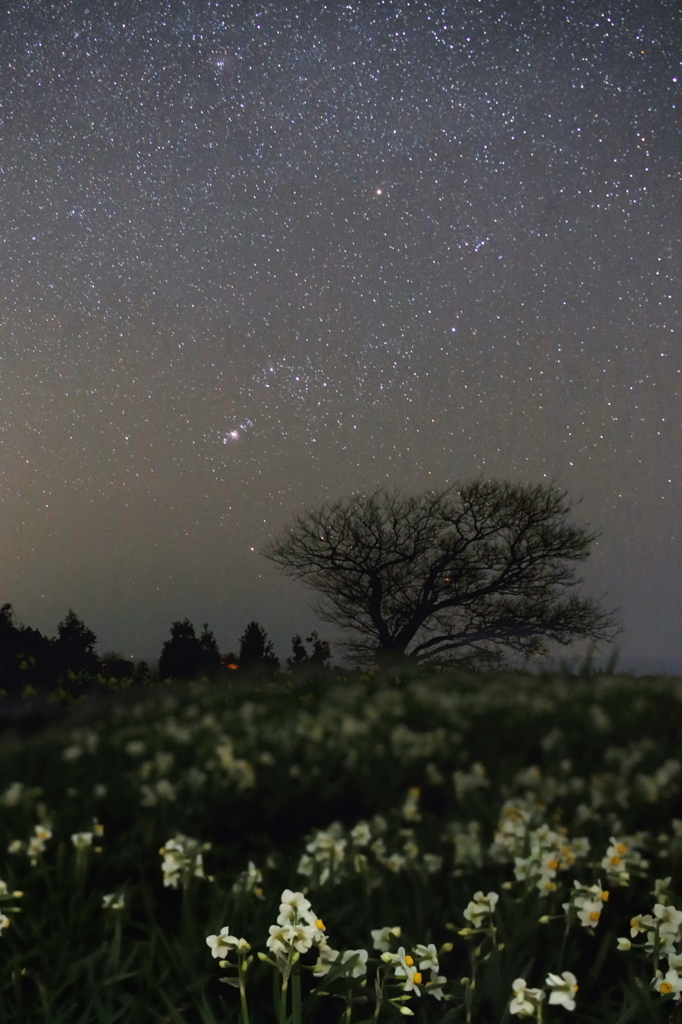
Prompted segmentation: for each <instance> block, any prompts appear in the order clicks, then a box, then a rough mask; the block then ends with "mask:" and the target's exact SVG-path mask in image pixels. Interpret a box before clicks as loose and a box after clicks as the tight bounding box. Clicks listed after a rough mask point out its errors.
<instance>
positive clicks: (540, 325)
mask: <svg viewBox="0 0 682 1024" xmlns="http://www.w3.org/2000/svg"><path fill="white" fill-rule="evenodd" d="M0 47H1V56H2V64H1V66H2V70H3V74H2V80H1V82H0V140H1V141H0V163H1V166H0V189H1V192H0V197H1V198H0V238H1V240H2V242H1V245H0V501H1V505H0V545H1V550H2V552H3V557H2V563H1V568H0V603H2V602H5V601H9V602H11V603H12V605H13V607H14V610H15V612H16V615H17V619H18V620H19V621H20V622H23V623H24V624H26V625H30V626H33V627H35V628H38V629H40V630H41V631H42V632H43V633H45V634H46V635H49V636H52V635H56V632H57V630H56V627H57V623H58V621H60V620H61V619H63V618H64V616H65V615H66V612H67V609H68V608H70V607H72V608H73V609H74V611H75V612H76V614H77V615H79V616H80V617H81V618H83V619H84V620H85V622H86V624H87V625H88V626H89V627H90V628H91V629H93V630H94V632H95V633H96V634H97V637H98V643H97V650H98V652H99V653H100V654H102V653H103V652H104V651H105V650H106V649H108V648H113V649H115V650H117V651H118V652H119V653H121V654H123V655H124V656H125V657H130V656H134V659H135V660H139V659H140V658H145V659H147V660H148V661H153V660H155V659H156V658H158V655H159V653H160V651H161V646H162V644H163V642H164V640H166V639H168V638H169V636H170V625H171V622H172V621H174V620H177V619H182V618H184V617H185V616H188V617H189V618H190V619H191V620H192V622H193V623H194V625H195V627H196V629H197V632H199V631H200V629H201V625H202V624H203V622H205V621H207V622H208V624H209V627H210V628H211V629H212V630H213V631H214V633H215V635H216V639H217V640H218V643H219V645H220V648H221V650H222V651H223V652H225V651H227V650H229V649H233V650H234V649H238V637H239V636H240V635H241V633H242V632H243V630H244V628H245V626H246V624H247V623H248V622H249V621H250V620H251V619H256V620H258V621H259V622H260V623H261V625H263V626H264V627H265V629H266V630H267V631H268V634H269V636H270V638H271V639H272V640H273V641H274V643H275V649H276V652H277V653H278V655H279V656H280V658H282V659H283V660H284V659H285V658H286V656H287V655H288V654H290V653H291V647H290V640H291V637H292V635H293V634H294V633H296V632H300V633H302V634H303V635H304V636H305V635H306V632H309V631H310V630H311V629H315V628H318V629H319V632H320V634H321V636H322V637H327V638H329V639H333V638H334V633H333V631H331V629H330V627H329V626H327V625H326V624H324V623H319V622H318V621H317V620H316V617H315V616H314V614H313V613H312V611H310V609H309V606H308V603H309V601H310V600H311V599H312V598H313V597H314V595H313V593H312V592H310V591H307V590H306V589H305V588H304V587H303V586H302V585H301V584H299V583H296V582H294V581H291V580H289V579H287V578H285V577H284V576H282V575H281V573H280V572H279V570H278V569H277V568H276V567H275V566H274V565H272V563H270V562H268V561H266V560H265V559H264V558H263V557H262V556H261V555H259V554H258V549H259V548H263V547H264V546H265V544H266V543H267V542H268V541H269V540H270V539H271V538H272V537H273V536H275V535H276V534H278V533H279V532H280V531H281V530H282V529H283V527H284V526H285V525H286V524H287V522H288V521H290V519H291V518H292V517H293V515H294V514H295V513H296V512H299V511H301V510H302V509H303V508H305V507H317V506H319V505H321V504H322V503H323V502H324V501H327V500H331V499H337V498H346V497H348V496H350V494H351V493H352V492H353V491H364V492H367V491H371V490H374V489H375V487H376V486H377V485H384V486H386V487H388V488H392V487H398V488H400V489H401V490H402V491H403V492H405V493H418V492H421V491H424V490H426V489H429V488H432V487H435V488H440V487H443V486H447V485H449V484H452V483H454V482H456V481H459V482H465V481H468V480H471V479H474V478H477V477H479V476H481V475H482V476H483V477H485V478H487V479H497V480H509V481H511V482H515V483H531V484H537V483H541V482H543V481H544V482H549V481H550V480H551V479H555V480H556V484H557V486H558V487H560V489H561V490H562V491H563V490H566V491H568V495H567V498H566V501H567V502H568V503H571V504H572V503H574V502H576V501H578V499H579V498H581V497H582V498H583V501H582V503H581V504H580V505H578V506H577V507H576V508H575V509H574V511H573V513H572V514H571V515H572V517H573V520H572V521H575V522H582V523H585V524H588V525H589V527H590V528H591V529H599V530H601V531H602V534H601V536H600V538H599V539H598V541H596V542H594V543H593V544H592V546H591V555H590V558H589V559H588V561H587V562H585V563H577V564H576V575H577V577H578V578H581V579H582V580H583V583H581V584H580V585H579V586H578V587H576V588H574V589H573V590H572V591H569V593H576V594H580V595H583V596H594V597H595V598H597V599H601V606H602V608H603V609H604V610H605V611H613V612H614V614H615V617H616V618H617V619H618V621H619V623H620V624H622V625H623V626H624V627H625V632H624V633H622V634H621V635H620V636H619V637H618V638H617V639H616V642H615V644H614V645H608V644H604V645H603V646H602V649H601V651H602V657H601V659H600V661H599V663H605V662H606V660H608V655H609V654H610V653H612V651H613V650H614V649H615V647H616V646H617V647H618V648H619V650H620V652H621V654H620V658H619V663H618V667H619V668H626V667H627V666H628V665H635V667H636V666H637V665H639V666H640V667H641V666H642V665H644V664H645V662H646V666H645V667H648V668H651V669H653V670H657V671H676V672H679V673H681V674H682V628H681V627H682V611H681V610H682V549H681V545H680V533H681V531H680V525H681V523H682V487H681V483H680V469H681V468H682V431H681V427H682V344H681V343H682V322H681V319H682V318H681V316H680V271H681V269H682V246H681V235H682V199H681V195H682V191H681V178H682V174H681V161H680V157H681V154H682V133H681V132H680V111H681V110H682V96H681V92H680V87H681V82H682V66H681V64H680V57H681V54H682V19H681V18H680V15H679V9H678V6H677V3H676V2H675V0H657V2H656V3H651V2H649V0H646V2H645V0H615V2H611V3H604V4H603V5H600V4H599V3H597V2H596V0H575V2H565V3H562V2H553V0H549V2H546V0H545V2H538V0H516V2H502V0H499V2H498V0H462V2H450V3H443V0H440V2H438V3H436V2H432V0H389V2H381V0H352V2H349V3H343V2H326V3H323V2H319V0H299V2H295V0H271V2H263V3H255V2H250V0H243V2H233V3H230V2H227V0H214V2H205V0H169V2H160V0H133V2H116V0H102V2H95V0H92V2H82V0H71V2H70V0H67V2H45V0H43V2H41V0H32V2H30V3H29V2H28V0H26V2H25V3H21V2H12V0H9V2H8V3H6V4H4V5H3V13H2V14H0ZM616 609H618V610H617V611H616ZM585 648H586V641H584V640H583V641H580V642H579V643H578V644H576V645H575V647H571V648H562V647H560V646H559V645H554V647H553V648H552V650H553V651H554V652H556V655H557V660H558V658H559V657H560V656H562V655H564V656H565V655H566V654H567V653H575V654H577V655H580V660H582V655H583V654H584V652H585ZM642 659H644V661H642ZM647 659H648V660H647ZM337 662H338V659H337Z"/></svg>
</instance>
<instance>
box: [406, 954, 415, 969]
mask: <svg viewBox="0 0 682 1024" xmlns="http://www.w3.org/2000/svg"><path fill="white" fill-rule="evenodd" d="M405 963H406V964H407V966H408V967H411V966H412V964H413V963H414V960H413V959H412V957H411V956H406V957H405Z"/></svg>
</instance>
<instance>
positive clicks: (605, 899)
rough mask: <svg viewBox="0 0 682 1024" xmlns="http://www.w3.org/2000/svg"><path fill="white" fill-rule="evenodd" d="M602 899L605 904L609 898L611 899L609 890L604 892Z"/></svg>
mask: <svg viewBox="0 0 682 1024" xmlns="http://www.w3.org/2000/svg"><path fill="white" fill-rule="evenodd" d="M601 898H602V902H603V903H607V902H608V898H609V890H608V889H604V891H603V892H602V894H601Z"/></svg>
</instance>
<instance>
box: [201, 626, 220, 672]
mask: <svg viewBox="0 0 682 1024" xmlns="http://www.w3.org/2000/svg"><path fill="white" fill-rule="evenodd" d="M199 642H200V643H201V646H202V648H203V650H204V671H205V672H217V671H218V670H219V669H220V649H219V647H218V644H217V642H216V638H215V637H214V636H213V633H212V631H211V630H209V628H208V622H205V623H204V625H203V630H202V633H201V636H200V638H199Z"/></svg>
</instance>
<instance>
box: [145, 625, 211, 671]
mask: <svg viewBox="0 0 682 1024" xmlns="http://www.w3.org/2000/svg"><path fill="white" fill-rule="evenodd" d="M207 630H208V623H204V632H203V633H202V635H201V637H198V636H197V635H196V633H195V632H194V626H193V625H192V623H191V622H190V621H189V619H188V618H185V619H184V620H183V621H182V622H179V621H178V622H174V623H173V625H172V626H171V639H170V640H166V642H165V643H164V645H163V649H162V651H161V657H160V658H159V678H160V679H195V678H196V677H197V676H199V675H201V674H202V673H204V672H207V671H211V670H212V669H215V668H219V667H220V651H218V645H217V644H216V642H215V639H214V637H213V634H212V633H209V632H207ZM216 654H217V663H216Z"/></svg>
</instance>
